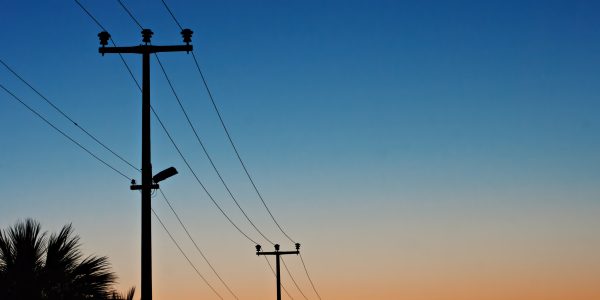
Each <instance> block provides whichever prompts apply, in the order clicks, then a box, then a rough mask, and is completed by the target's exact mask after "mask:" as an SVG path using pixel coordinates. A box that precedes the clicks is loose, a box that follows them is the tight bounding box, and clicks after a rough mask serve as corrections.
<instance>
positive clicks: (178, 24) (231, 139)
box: [161, 0, 296, 244]
mask: <svg viewBox="0 0 600 300" xmlns="http://www.w3.org/2000/svg"><path fill="white" fill-rule="evenodd" d="M161 2H162V3H163V5H164V6H165V8H166V9H167V11H168V12H169V14H170V15H171V17H172V18H173V21H175V23H176V24H177V26H179V27H180V28H182V27H181V24H180V23H179V21H178V20H177V18H176V17H175V15H174V14H173V12H172V11H171V9H170V8H169V6H168V5H167V3H166V2H165V1H164V0H161ZM192 58H193V59H194V64H195V65H196V68H197V69H198V73H200V77H201V78H202V83H203V84H204V88H205V89H206V92H207V93H208V97H209V98H210V101H211V103H212V106H213V108H214V110H215V112H216V113H217V116H218V117H219V121H220V123H221V127H223V130H224V131H225V134H226V135H227V139H228V140H229V143H230V144H231V147H232V148H233V151H234V152H235V155H236V157H237V159H238V161H239V162H240V164H241V165H242V168H243V169H244V173H246V177H248V179H249V180H250V183H251V184H252V187H253V188H254V191H255V192H256V194H257V195H258V198H259V199H260V201H261V202H262V204H263V206H264V207H265V209H266V210H267V212H268V213H269V216H271V219H272V220H273V222H274V223H275V225H277V228H279V230H280V231H281V233H283V235H285V237H286V238H288V239H289V240H290V241H291V242H292V243H294V244H295V243H296V242H295V241H294V239H292V238H291V237H290V236H289V235H288V234H287V232H286V231H285V230H283V227H282V226H281V225H280V224H279V222H277V219H275V216H274V215H273V213H272V212H271V209H269V206H268V205H267V203H266V202H265V200H264V198H263V196H262V194H261V193H260V191H259V189H258V186H257V185H256V183H255V182H254V179H253V178H252V176H251V175H250V172H249V171H248V168H247V167H246V164H245V163H244V160H243V159H242V157H241V155H240V153H239V151H238V149H237V146H236V145H235V143H234V142H233V138H232V137H231V134H230V133H229V130H228V129H227V126H226V125H225V121H224V120H223V117H222V116H221V112H220V110H219V108H218V107H217V104H216V102H215V99H214V97H213V95H212V92H211V90H210V88H209V86H208V83H207V81H206V78H205V77H204V73H203V72H202V69H201V68H200V63H199V62H198V59H197V58H196V55H195V54H194V51H192Z"/></svg>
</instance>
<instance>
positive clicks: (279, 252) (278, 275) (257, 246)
mask: <svg viewBox="0 0 600 300" xmlns="http://www.w3.org/2000/svg"><path fill="white" fill-rule="evenodd" d="M260 248H261V246H260V245H256V255H259V256H260V255H275V261H276V262H275V270H276V271H275V272H276V273H277V300H281V272H280V267H279V256H281V255H286V254H296V255H298V254H300V244H299V243H296V251H279V244H275V252H260Z"/></svg>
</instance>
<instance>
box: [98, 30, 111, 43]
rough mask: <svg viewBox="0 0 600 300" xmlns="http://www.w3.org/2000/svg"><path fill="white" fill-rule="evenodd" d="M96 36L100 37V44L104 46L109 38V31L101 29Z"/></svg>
mask: <svg viewBox="0 0 600 300" xmlns="http://www.w3.org/2000/svg"><path fill="white" fill-rule="evenodd" d="M98 38H99V39H100V45H102V47H104V46H106V45H108V40H110V33H108V32H107V31H102V32H100V33H98Z"/></svg>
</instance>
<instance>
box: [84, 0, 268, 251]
mask: <svg viewBox="0 0 600 300" xmlns="http://www.w3.org/2000/svg"><path fill="white" fill-rule="evenodd" d="M74 1H75V2H76V3H77V4H78V5H79V6H80V7H81V8H82V9H83V10H84V12H85V13H86V14H87V15H88V16H89V17H90V18H91V19H92V21H94V23H96V24H97V25H98V27H100V28H101V29H103V30H105V31H106V29H105V27H104V26H102V24H101V23H100V22H99V21H98V19H96V18H95V17H94V16H93V15H92V14H91V12H90V11H89V10H87V9H86V8H85V7H84V6H83V5H82V4H81V2H79V1H78V0H74ZM111 42H112V44H113V45H115V46H116V43H115V42H114V40H113V39H112V38H111ZM120 56H121V55H120ZM121 61H122V62H123V65H124V66H125V68H126V69H127V71H128V73H129V74H130V76H131V78H132V80H133V81H134V82H135V84H136V86H137V87H138V89H139V90H140V92H141V90H142V88H141V86H140V84H139V82H138V81H137V80H136V78H135V76H134V75H133V72H132V71H131V68H130V67H129V64H127V61H126V60H125V58H124V57H123V56H121ZM150 109H151V111H152V114H153V115H154V117H155V118H156V120H157V121H158V123H159V124H160V126H161V128H162V129H163V131H164V132H165V134H166V135H167V137H168V138H169V141H170V142H171V144H172V145H173V147H174V148H175V150H176V151H177V153H178V154H179V156H180V157H181V159H182V160H183V162H184V164H185V165H186V166H187V168H188V169H189V170H190V172H191V173H192V175H193V176H194V178H195V179H196V181H197V182H198V183H199V184H200V186H201V187H202V189H203V190H204V192H205V193H206V194H207V195H208V196H209V199H210V200H211V201H212V203H213V204H214V205H215V206H216V207H217V209H218V210H219V211H220V212H221V214H222V215H223V216H224V217H225V218H226V219H227V221H228V222H229V223H230V224H231V225H232V226H233V227H234V228H235V229H236V230H237V231H238V232H240V234H242V235H243V236H244V237H245V238H246V239H247V240H249V241H250V242H251V243H253V244H258V243H257V242H256V241H254V239H252V238H251V237H250V236H249V235H248V234H247V233H245V232H244V231H243V230H242V229H241V228H240V227H239V226H238V225H237V224H235V222H233V220H232V219H231V218H230V217H229V216H228V215H227V213H226V212H225V211H224V210H223V209H222V208H221V206H220V205H219V204H218V203H217V202H216V200H215V199H214V198H213V197H212V195H211V194H210V193H209V192H208V190H207V189H206V187H205V186H204V184H203V183H202V181H201V180H200V178H199V177H198V175H197V174H196V172H195V171H194V170H193V168H192V167H191V165H190V164H189V162H188V160H187V159H186V158H185V156H184V155H183V153H182V152H181V150H180V148H179V146H178V145H177V143H176V142H175V140H174V139H173V138H172V136H171V134H170V133H169V131H168V130H167V127H166V126H165V124H164V123H163V122H162V120H161V119H160V117H159V115H158V113H157V112H156V111H155V109H154V107H152V106H151V107H150Z"/></svg>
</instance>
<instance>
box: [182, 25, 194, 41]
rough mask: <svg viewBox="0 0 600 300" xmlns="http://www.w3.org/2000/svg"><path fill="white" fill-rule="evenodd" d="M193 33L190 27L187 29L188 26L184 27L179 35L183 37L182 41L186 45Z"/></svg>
mask: <svg viewBox="0 0 600 300" xmlns="http://www.w3.org/2000/svg"><path fill="white" fill-rule="evenodd" d="M193 33H194V32H193V31H192V30H191V29H188V28H186V29H184V30H182V31H181V36H182V37H183V42H184V43H185V44H186V45H189V44H190V43H191V42H192V34H193Z"/></svg>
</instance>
